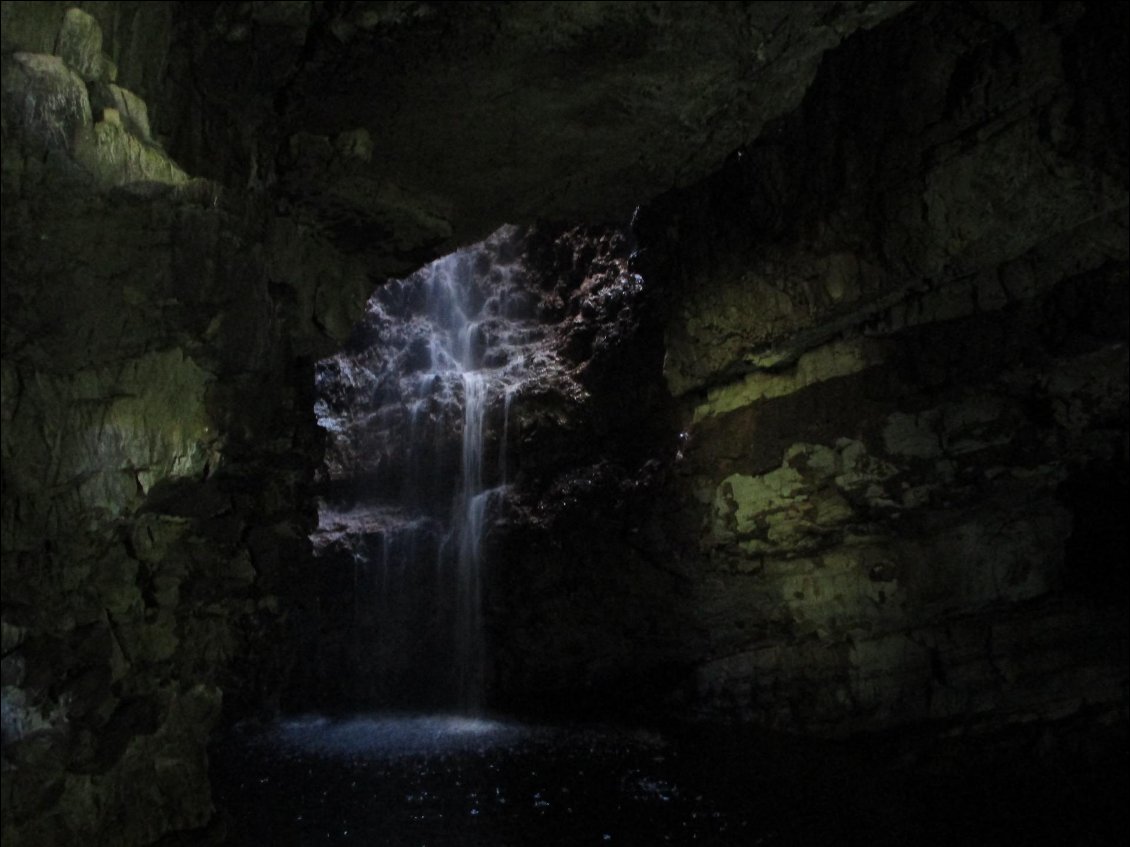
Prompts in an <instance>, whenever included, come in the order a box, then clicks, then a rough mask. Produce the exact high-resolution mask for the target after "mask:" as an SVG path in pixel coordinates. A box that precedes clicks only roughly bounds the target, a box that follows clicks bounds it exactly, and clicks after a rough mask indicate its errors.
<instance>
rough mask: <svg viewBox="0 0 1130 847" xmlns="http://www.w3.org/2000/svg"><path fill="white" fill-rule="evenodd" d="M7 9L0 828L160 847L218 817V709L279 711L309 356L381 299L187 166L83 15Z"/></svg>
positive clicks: (309, 432) (307, 417) (299, 237)
mask: <svg viewBox="0 0 1130 847" xmlns="http://www.w3.org/2000/svg"><path fill="white" fill-rule="evenodd" d="M124 5H125V4H123V6H124ZM141 5H144V4H141ZM25 6H26V7H28V8H23V7H25ZM10 7H13V8H10ZM102 11H103V12H108V13H110V12H112V10H106V9H103V10H102ZM4 14H5V17H4V37H5V53H4V55H3V91H4V100H3V157H4V161H3V164H4V168H3V214H4V229H3V259H2V262H3V308H2V311H3V317H2V319H0V320H2V327H3V365H2V378H3V379H2V391H3V394H2V396H3V429H2V436H0V438H2V455H3V534H2V546H3V588H4V600H3V655H4V658H3V733H4V765H3V810H4V824H3V836H4V841H5V843H6V844H8V843H10V844H13V845H14V844H29V845H30V844H36V845H39V844H60V845H61V844H71V843H78V842H79V841H81V840H83V839H84V838H87V837H89V836H91V835H92V834H99V833H101V834H102V835H99V836H98V837H99V838H100V839H101V840H100V841H99V843H119V844H145V843H150V842H153V841H155V840H157V839H158V838H159V837H161V836H162V835H164V834H166V833H169V832H174V831H178V830H185V829H192V828H196V827H200V826H203V825H205V824H206V823H208V821H209V819H210V818H211V815H212V811H213V810H212V804H211V797H210V791H209V783H208V776H207V757H206V754H205V748H206V744H207V741H208V737H209V734H210V732H211V729H212V728H213V727H214V726H215V724H216V721H217V720H218V718H219V714H220V709H221V700H222V699H223V706H224V708H225V709H226V710H227V711H228V713H229V714H230V715H233V716H234V715H238V714H239V713H241V712H244V713H246V712H247V711H249V710H252V709H257V708H260V707H261V706H262V704H263V703H264V702H269V701H270V700H271V698H272V697H275V696H277V695H276V694H275V693H273V692H277V688H278V685H279V683H280V679H281V677H282V671H283V663H284V654H283V653H282V652H281V651H280V650H279V649H278V647H277V641H278V639H279V638H280V633H281V632H283V631H284V629H283V620H284V617H285V610H284V609H283V608H282V604H280V599H279V598H280V594H282V593H284V591H285V588H286V586H287V585H288V583H289V581H290V579H291V577H290V573H291V569H292V568H294V567H296V566H297V563H299V562H301V561H303V560H305V558H307V557H308V555H309V541H308V538H307V536H308V534H309V530H310V528H311V524H312V519H313V515H312V512H311V511H310V509H309V506H308V503H309V499H310V498H309V495H307V494H305V493H303V492H304V490H305V488H306V486H307V485H308V483H309V481H310V478H311V477H312V473H313V462H314V459H313V458H312V457H316V456H317V455H318V452H319V447H318V444H319V440H318V439H319V435H318V431H317V429H316V426H315V422H314V419H313V411H312V402H313V400H312V393H311V392H312V387H311V383H312V374H313V360H314V358H315V356H316V355H317V354H321V353H324V352H325V351H327V350H329V349H332V346H333V344H334V343H336V342H335V340H334V339H332V338H331V337H330V330H327V329H326V328H327V327H333V326H334V325H335V324H337V325H340V326H341V327H344V329H345V331H346V332H347V331H348V328H349V326H350V324H351V323H352V321H353V320H354V319H355V318H356V315H357V314H359V311H360V308H361V305H362V304H363V302H364V298H365V296H366V295H367V294H368V290H369V288H368V286H369V283H368V278H367V276H366V275H365V274H364V273H362V272H360V271H358V270H357V269H355V268H352V267H351V266H350V265H349V264H348V263H343V262H342V261H341V260H340V257H338V256H337V254H336V253H335V252H333V251H332V250H329V249H328V248H327V247H325V246H320V242H319V240H318V239H317V238H315V237H312V236H311V235H310V234H309V233H307V232H303V231H302V230H300V229H298V228H296V227H294V226H291V225H288V224H287V223H286V222H285V221H281V220H279V219H277V218H274V217H272V216H271V215H269V214H266V213H265V208H264V206H263V204H262V203H261V202H259V201H256V200H254V199H247V198H238V197H231V196H225V195H224V193H223V190H222V189H221V187H220V186H218V185H216V184H214V183H208V182H205V181H203V180H198V179H192V178H191V177H190V176H189V175H188V174H186V173H185V172H184V171H183V170H181V169H180V168H179V167H178V166H177V165H176V163H174V162H173V161H172V160H171V159H170V158H169V157H168V156H167V155H166V153H165V152H164V150H163V148H162V147H161V146H160V145H159V144H158V143H157V142H156V141H155V140H154V137H153V135H152V134H151V132H150V129H149V126H148V123H147V109H146V104H145V101H144V100H142V99H141V98H140V97H139V96H138V95H137V94H135V93H134V92H132V91H131V90H130V89H127V88H124V87H122V86H119V85H118V84H117V83H115V82H113V79H114V72H113V64H114V63H113V62H112V61H111V60H110V59H109V58H108V57H107V56H106V55H105V53H104V51H100V50H99V49H98V48H99V43H100V36H101V32H100V30H99V25H98V23H97V21H95V20H94V19H93V18H92V17H90V16H89V15H86V14H85V13H83V12H82V11H80V10H78V9H74V8H72V9H69V10H66V11H65V13H64V12H63V10H62V9H56V8H55V5H54V4H5V5H4ZM113 14H116V13H113ZM35 15H39V18H37V19H35V20H30V19H29V16H32V17H34V16H35ZM17 18H18V19H20V21H22V23H23V24H24V25H25V29H27V30H30V31H32V32H40V31H41V30H42V31H48V30H50V28H51V27H52V26H53V27H54V32H55V33H56V35H55V37H53V38H52V37H44V39H43V44H42V45H40V44H39V43H38V42H34V39H31V42H34V43H26V44H12V43H11V42H12V41H13V40H14V39H16V38H17V37H18V36H19V33H20V27H19V26H17V25H16V24H15V23H13V24H12V26H11V27H9V23H10V21H15V20H16V19H17ZM32 24H36V26H33V25H32ZM37 27H38V28H37ZM150 35H151V36H153V35H154V33H152V32H150ZM157 35H159V33H157ZM28 38H29V39H30V36H28ZM102 43H105V42H102ZM12 46H19V47H24V48H25V49H22V50H14V51H12V52H8V51H9V48H10V47H12ZM40 46H42V47H44V48H45V49H51V48H52V46H53V47H54V51H55V52H54V53H49V52H31V51H30V50H29V49H27V48H37V47H40ZM92 107H93V108H92ZM350 288H352V289H353V290H354V291H355V292H356V295H355V296H354V297H353V300H354V301H355V306H354V307H350V306H349V305H348V304H349V302H350V298H349V296H348V295H347V296H345V297H341V296H340V294H341V292H343V291H344V290H346V289H350ZM331 291H332V292H333V294H332V295H331V294H330V292H331ZM351 308H352V309H353V311H352V312H350V309H351ZM273 644H274V646H272V645H273ZM110 833H112V835H111V834H110Z"/></svg>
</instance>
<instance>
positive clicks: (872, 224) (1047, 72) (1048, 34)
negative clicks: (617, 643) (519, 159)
mask: <svg viewBox="0 0 1130 847" xmlns="http://www.w3.org/2000/svg"><path fill="white" fill-rule="evenodd" d="M1119 15H1121V18H1120V19H1119V20H1120V23H1119V22H1118V21H1114V20H1111V18H1110V16H1109V15H1108V14H1107V12H1105V11H1103V10H1100V9H1099V8H1097V7H1091V8H1087V9H1084V8H1082V7H1075V6H1062V7H1054V8H1049V7H1040V8H1037V7H1033V6H1024V7H1007V8H998V7H976V8H973V7H964V6H960V5H956V4H944V5H941V4H938V5H935V4H929V5H925V6H922V7H919V8H916V9H914V10H912V11H911V12H908V13H907V14H905V15H904V16H902V17H900V18H899V19H897V20H895V21H892V22H889V23H888V24H885V25H884V26H882V27H879V28H877V29H875V30H874V31H872V32H869V33H866V34H860V35H857V36H855V37H853V38H852V39H849V40H848V41H847V42H846V43H845V44H844V45H842V47H841V48H840V49H839V50H837V51H835V52H833V53H829V54H828V55H827V57H826V58H825V61H824V63H823V65H822V66H821V69H820V71H819V73H818V75H817V78H816V80H815V82H814V84H813V86H812V88H811V89H810V90H809V92H808V94H807V96H806V98H805V101H804V103H803V105H802V107H801V108H800V109H799V110H798V111H797V112H796V113H795V114H794V115H791V116H790V117H788V118H786V119H784V120H782V121H779V122H778V123H777V124H775V125H774V126H773V127H771V128H770V129H769V131H768V132H767V133H766V134H765V137H764V138H763V139H762V140H760V141H759V142H758V143H756V144H754V145H750V146H748V147H745V148H743V149H741V150H739V151H738V152H737V153H736V154H735V155H734V156H733V157H732V158H731V160H730V161H729V162H728V163H727V165H726V166H725V168H724V169H723V170H722V172H720V173H719V174H718V175H717V176H715V177H714V178H712V179H709V180H707V181H705V182H704V183H702V184H701V185H700V186H698V187H697V188H695V189H692V190H690V191H686V192H677V193H674V194H672V195H669V196H667V197H665V198H662V199H661V200H659V201H658V202H657V203H656V204H654V205H653V206H652V207H651V208H650V209H649V210H648V212H647V216H646V218H645V220H644V221H643V223H642V225H641V226H642V233H641V240H642V241H643V243H644V244H645V245H646V246H647V248H648V251H649V252H648V253H647V254H645V255H644V256H642V257H641V261H642V262H643V263H644V265H645V269H644V270H643V273H644V275H645V277H648V278H652V277H654V278H655V279H656V280H657V281H661V282H662V283H663V284H665V285H666V286H667V287H668V291H669V296H670V304H671V306H670V311H669V313H668V315H669V316H668V319H667V325H666V360H665V362H664V376H665V378H666V381H667V384H668V386H669V387H670V389H671V391H672V393H673V394H675V395H676V396H678V397H679V398H680V399H681V403H682V407H683V409H684V414H685V417H684V431H685V437H686V442H687V443H686V446H685V447H684V449H683V451H682V455H681V460H680V461H679V462H678V463H677V464H676V465H675V470H674V474H675V479H674V481H673V483H672V488H671V491H672V492H673V502H672V503H671V504H670V511H669V512H668V511H666V510H665V515H666V517H665V518H664V521H663V523H664V525H668V526H670V525H674V526H679V527H681V529H680V530H678V531H676V532H675V533H674V536H675V538H677V539H678V541H676V542H675V543H674V544H673V550H674V552H673V556H672V558H673V560H674V566H675V567H676V568H677V569H678V570H679V571H680V572H681V573H682V575H683V576H684V579H685V585H686V586H687V588H688V591H689V596H688V597H687V599H686V602H687V603H688V604H689V607H690V608H689V612H690V614H689V617H690V620H691V623H692V630H691V631H690V632H689V633H688V640H689V641H691V642H693V643H697V644H698V645H699V646H700V648H701V649H702V651H703V652H702V654H701V656H697V657H694V658H693V659H692V661H691V662H690V666H691V668H692V670H691V673H692V676H693V683H691V684H690V686H689V688H690V690H689V691H688V697H689V699H690V701H691V703H692V704H693V705H692V708H693V709H694V711H696V712H697V713H698V714H701V715H704V716H725V717H728V718H735V717H736V718H739V719H741V720H746V721H754V722H756V723H758V724H760V725H763V726H768V727H774V728H779V729H786V730H805V731H816V732H820V733H828V734H842V733H849V732H854V731H860V730H875V729H880V728H889V727H891V726H893V725H899V724H914V723H920V722H938V723H940V724H941V725H956V726H960V727H963V728H987V727H994V728H997V727H999V726H1001V725H1002V724H1007V723H1009V722H1024V721H1030V720H1034V719H1042V720H1056V719H1061V718H1067V717H1069V716H1086V717H1087V718H1088V719H1097V720H1101V721H1106V720H1116V721H1117V720H1123V721H1124V720H1125V715H1126V707H1127V676H1126V667H1127V620H1126V613H1125V607H1126V601H1127V584H1128V582H1127V576H1126V568H1125V562H1124V555H1123V553H1122V552H1121V551H1124V550H1125V544H1126V535H1125V529H1124V526H1123V522H1122V520H1121V518H1119V517H1117V516H1116V511H1117V510H1116V509H1115V508H1114V507H1113V506H1111V507H1110V508H1108V507H1106V506H1101V505H1098V504H1097V503H1096V500H1099V499H1101V500H1104V501H1106V500H1108V498H1109V500H1110V501H1111V502H1117V503H1119V504H1121V505H1120V506H1119V507H1118V508H1124V507H1125V504H1126V502H1127V481H1128V475H1127V438H1126V433H1127V364H1128V363H1127V311H1128V310H1127V264H1126V262H1127V136H1126V93H1125V91H1124V90H1123V87H1122V86H1121V85H1119V84H1115V83H1114V80H1115V79H1120V78H1121V75H1122V68H1121V67H1120V63H1121V64H1122V65H1124V64H1125V51H1124V50H1123V49H1122V48H1121V47H1118V46H1117V45H1118V43H1120V42H1119V39H1122V42H1121V43H1124V40H1125V15H1124V11H1120V12H1119V13H1116V14H1115V17H1116V18H1117V17H1118V16H1119ZM1115 33H1118V34H1115ZM894 76H897V77H898V79H899V83H900V84H899V85H898V86H891V85H889V84H887V82H886V81H887V80H889V79H891V78H892V77H894ZM1099 491H1102V492H1103V494H1102V495H1098V494H1097V492H1099ZM1083 492H1092V493H1093V495H1094V496H1092V495H1084V496H1082V497H1081V496H1080V495H1081V494H1082V493H1083ZM691 539H696V540H695V541H694V542H693V543H690V544H688V543H687V542H688V541H690V540H691Z"/></svg>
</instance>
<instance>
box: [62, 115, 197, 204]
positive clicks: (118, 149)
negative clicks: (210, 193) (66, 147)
mask: <svg viewBox="0 0 1130 847" xmlns="http://www.w3.org/2000/svg"><path fill="white" fill-rule="evenodd" d="M106 111H108V112H113V113H114V114H115V115H118V114H119V113H118V112H117V110H116V109H110V110H106ZM127 115H128V113H127ZM127 120H129V121H130V123H129V127H130V128H131V129H132V128H135V127H136V126H137V124H136V123H134V122H133V119H132V118H129V117H127ZM74 157H75V161H77V162H78V163H79V164H81V165H82V166H83V167H85V168H86V169H87V170H88V171H90V173H91V174H92V175H93V176H94V178H95V180H97V182H98V183H99V184H100V185H102V186H106V187H109V186H116V185H129V184H131V183H146V182H158V183H165V184H167V185H174V186H176V185H184V184H185V183H187V182H188V179H189V178H188V174H186V173H185V172H184V171H182V170H181V169H180V168H179V167H178V166H177V164H176V163H175V162H174V161H173V160H172V159H170V158H169V157H168V156H167V155H166V154H165V152H164V151H163V150H162V149H161V148H160V147H157V146H156V145H154V144H152V143H147V142H146V141H144V140H142V139H141V138H139V137H138V136H136V135H135V134H134V133H133V132H132V131H131V130H130V129H127V126H125V125H123V121H122V120H121V119H120V118H117V119H115V118H114V117H111V119H110V120H101V121H99V122H98V123H96V124H94V125H92V126H87V127H83V128H82V129H80V131H79V132H78V133H77V135H76V136H75V145H74Z"/></svg>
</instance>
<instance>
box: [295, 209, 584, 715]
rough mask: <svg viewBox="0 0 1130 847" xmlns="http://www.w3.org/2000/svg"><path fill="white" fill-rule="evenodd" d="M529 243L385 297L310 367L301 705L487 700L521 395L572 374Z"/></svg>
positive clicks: (465, 709) (465, 706) (433, 705)
mask: <svg viewBox="0 0 1130 847" xmlns="http://www.w3.org/2000/svg"><path fill="white" fill-rule="evenodd" d="M524 246H525V231H524V230H522V229H520V228H518V227H515V226H505V227H503V228H501V229H499V230H498V231H497V232H495V233H494V234H492V235H491V236H490V237H489V238H487V239H486V240H485V241H483V242H481V243H479V244H475V245H472V246H469V247H465V248H463V249H460V250H457V251H456V252H454V253H452V254H450V255H448V256H445V257H443V258H441V259H438V260H436V261H434V262H432V263H431V264H429V265H427V266H425V267H424V268H422V269H420V270H419V271H417V272H416V273H413V274H411V275H410V276H408V277H406V278H404V279H397V280H389V281H387V282H386V283H385V284H383V285H380V286H378V288H377V290H376V292H375V293H374V294H373V296H372V298H371V299H370V300H369V302H368V305H367V308H366V312H365V315H364V317H363V318H362V320H361V322H360V323H359V324H358V326H357V327H356V328H355V330H354V332H353V334H352V337H351V338H350V339H349V341H348V343H347V344H346V345H345V347H344V348H343V349H342V350H341V351H340V352H339V353H337V354H336V355H334V356H331V357H329V358H327V359H324V360H322V361H320V362H319V363H318V364H317V367H316V376H315V389H316V397H317V399H316V405H315V412H316V415H317V419H318V423H319V425H320V426H321V427H322V429H323V430H324V431H325V433H326V441H325V461H324V465H323V467H322V469H321V473H320V476H319V480H318V482H319V497H318V510H319V516H318V527H317V531H316V532H315V533H314V535H313V536H312V540H313V543H314V550H315V556H316V567H317V570H318V578H317V588H316V591H315V594H316V597H314V598H312V608H313V612H312V613H313V614H314V615H315V617H316V618H317V621H316V628H315V630H314V631H315V632H316V633H317V636H316V637H317V644H316V645H314V648H313V654H312V655H311V656H310V657H309V658H308V660H307V664H308V665H309V667H307V668H306V674H307V676H308V677H309V678H308V679H307V685H305V686H304V688H305V689H306V692H307V696H306V698H305V699H306V703H305V705H306V706H307V707H308V706H309V705H311V701H312V702H313V705H315V706H317V707H320V708H333V709H338V710H354V711H356V710H366V711H371V710H380V711H389V710H402V711H403V710H408V711H412V712H425V711H427V712H437V711H442V712H452V713H459V714H463V715H476V714H479V713H481V712H482V710H483V708H484V706H485V705H486V697H487V690H488V688H489V678H490V676H491V673H492V671H491V662H490V657H489V655H488V649H487V639H486V635H485V631H484V615H483V604H484V596H483V592H484V579H485V570H486V568H487V567H488V566H489V562H488V561H487V559H488V549H487V538H488V535H489V531H490V528H491V526H492V524H494V523H495V522H496V521H498V519H499V517H500V515H502V514H503V513H504V512H505V510H506V508H507V497H508V491H509V489H510V486H511V483H512V479H513V476H514V475H515V473H516V472H517V471H519V470H520V467H519V454H520V451H519V450H517V449H516V445H515V443H514V441H515V437H514V436H515V433H514V432H512V429H514V422H513V421H512V412H513V408H514V401H515V398H518V397H521V396H522V395H523V392H527V391H531V390H534V391H536V390H538V389H539V387H544V385H545V383H546V382H547V381H553V380H557V381H567V380H568V378H569V377H568V373H567V368H566V367H565V365H564V363H563V362H562V361H561V359H560V357H559V356H558V354H557V351H556V349H555V343H554V341H555V339H554V337H553V333H552V332H551V331H550V329H549V323H548V322H547V317H549V316H550V313H551V312H552V309H551V308H549V307H547V299H552V297H553V292H552V291H546V290H545V289H544V288H542V287H541V286H539V285H538V284H537V281H536V280H535V279H534V278H533V277H532V275H531V274H530V273H529V272H528V269H527V267H526V262H525V259H524ZM311 692H314V693H313V694H312V695H311Z"/></svg>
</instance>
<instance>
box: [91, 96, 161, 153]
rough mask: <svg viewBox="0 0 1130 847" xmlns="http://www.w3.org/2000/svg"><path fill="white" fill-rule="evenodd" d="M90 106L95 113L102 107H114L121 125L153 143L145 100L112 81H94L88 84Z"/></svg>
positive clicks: (142, 139) (139, 137) (98, 112)
mask: <svg viewBox="0 0 1130 847" xmlns="http://www.w3.org/2000/svg"><path fill="white" fill-rule="evenodd" d="M90 108H91V110H92V111H93V112H94V114H95V115H98V114H101V112H102V110H103V109H116V110H117V111H118V113H119V114H120V115H121V116H122V121H123V125H124V126H125V128H126V129H127V130H128V131H129V132H130V133H131V134H133V135H134V136H136V137H137V138H138V139H140V140H141V141H144V142H147V143H150V144H152V143H154V142H153V137H152V135H151V134H150V129H149V109H148V107H147V106H146V105H145V101H144V100H142V99H141V98H140V97H138V96H137V95H136V94H134V93H133V92H132V91H129V90H127V89H125V88H122V87H120V86H117V85H114V84H113V83H112V82H95V83H91V85H90Z"/></svg>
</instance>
